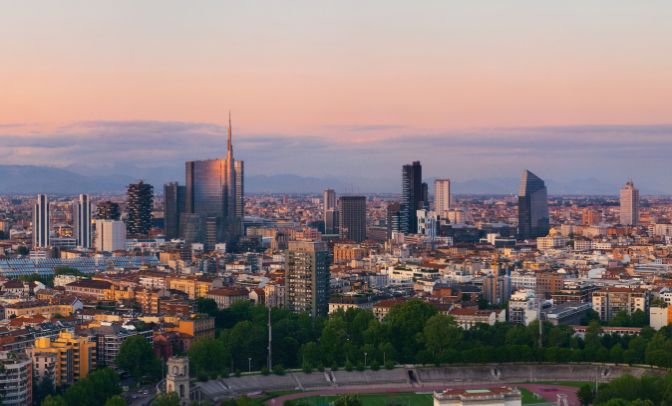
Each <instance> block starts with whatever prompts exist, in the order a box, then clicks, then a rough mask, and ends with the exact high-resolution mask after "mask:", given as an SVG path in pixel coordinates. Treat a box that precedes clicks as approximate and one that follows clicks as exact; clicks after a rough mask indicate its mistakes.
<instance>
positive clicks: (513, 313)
mask: <svg viewBox="0 0 672 406" xmlns="http://www.w3.org/2000/svg"><path fill="white" fill-rule="evenodd" d="M508 310H509V312H508V319H509V322H510V323H514V324H522V325H525V326H527V325H528V324H530V323H532V322H533V321H535V320H536V319H537V318H538V317H539V310H538V306H537V300H536V298H535V295H534V291H532V290H528V289H522V290H519V291H517V292H515V293H514V294H512V295H511V299H509V309H508Z"/></svg>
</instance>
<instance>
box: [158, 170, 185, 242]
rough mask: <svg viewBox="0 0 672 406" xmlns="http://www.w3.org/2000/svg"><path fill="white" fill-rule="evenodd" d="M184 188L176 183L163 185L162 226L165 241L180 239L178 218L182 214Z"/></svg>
mask: <svg viewBox="0 0 672 406" xmlns="http://www.w3.org/2000/svg"><path fill="white" fill-rule="evenodd" d="M185 196H186V188H185V187H184V186H180V185H179V184H178V183H177V182H170V183H166V184H165V185H163V198H164V208H163V226H164V232H165V234H166V239H174V238H180V236H181V235H182V230H181V228H180V216H181V215H182V213H183V212H184V204H185Z"/></svg>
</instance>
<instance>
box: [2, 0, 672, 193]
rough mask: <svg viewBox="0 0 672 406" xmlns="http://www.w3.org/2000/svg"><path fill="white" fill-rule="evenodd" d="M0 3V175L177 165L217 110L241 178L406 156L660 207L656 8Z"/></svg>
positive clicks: (508, 1)
mask: <svg viewBox="0 0 672 406" xmlns="http://www.w3.org/2000/svg"><path fill="white" fill-rule="evenodd" d="M0 4H1V5H2V12H1V13H0V160H1V161H2V163H3V164H40V165H56V166H68V165H72V164H73V163H75V162H78V158H79V159H81V160H80V161H79V162H84V163H85V164H87V165H93V164H100V165H108V166H109V165H118V164H123V163H124V162H134V163H135V164H136V165H138V166H143V165H148V166H168V165H176V166H180V165H181V161H180V160H183V159H194V158H207V157H209V156H213V155H217V154H219V153H220V151H217V150H216V148H217V143H216V142H214V141H213V139H217V138H218V137H219V136H220V135H221V134H223V129H222V127H221V126H222V125H224V124H225V122H226V114H227V111H228V110H229V109H231V110H233V114H234V127H235V134H236V136H237V139H236V142H237V144H236V145H237V150H236V153H237V154H238V157H239V158H242V159H245V160H246V161H248V164H247V165H248V167H249V168H250V169H249V170H250V171H251V173H260V174H262V173H265V174H270V173H301V172H302V171H306V170H307V171H309V172H310V173H311V174H312V175H316V176H323V175H325V174H335V175H339V174H344V175H356V174H358V173H362V171H366V172H367V174H370V175H372V176H374V175H375V176H388V175H389V176H392V177H394V176H397V175H398V172H399V166H400V164H401V163H402V162H404V161H411V160H414V159H420V160H423V161H424V162H426V168H427V169H426V172H428V174H430V175H433V176H451V177H454V178H456V179H470V178H477V177H482V176H495V175H499V174H501V173H502V172H503V171H505V172H506V174H507V175H511V176H518V174H519V172H520V171H521V170H522V169H523V168H524V167H527V166H530V167H531V168H530V169H533V170H535V169H536V171H535V172H538V173H539V174H540V175H541V176H548V177H551V178H557V179H561V178H566V179H575V178H578V177H581V176H582V174H585V173H586V172H590V174H591V176H597V177H603V178H605V180H608V181H618V182H620V181H621V178H622V177H627V176H634V177H642V178H643V177H645V176H647V175H648V174H649V173H650V176H651V177H652V178H651V179H648V180H646V181H645V182H651V187H654V186H655V187H669V188H670V191H671V192H672V182H670V181H669V180H667V179H666V178H668V177H669V176H668V175H667V173H669V170H667V169H666V168H669V162H668V161H669V157H670V156H671V155H670V154H671V153H672V132H671V131H670V129H671V128H672V126H669V125H667V124H670V123H672V23H671V22H672V2H670V1H669V0H661V1H632V0H630V1H619V0H608V1H590V0H571V1H539V0H529V1H524V0H520V1H512V0H492V1H471V0H469V1H447V0H438V1H391V0H385V1H361V0H360V1H314V0H313V1H263V2H262V1H192V2H186V1H179V2H178V1H165V0H164V1H130V0H129V1H113V2H94V1H67V0H66V1H44V2H37V1H2V2H1V3H0ZM157 128H160V129H164V130H165V129H167V128H169V130H166V131H165V132H163V133H162V131H163V130H157ZM129 129H130V130H129ZM129 131H130V132H129ZM185 136H186V137H189V138H190V140H191V141H190V142H188V143H185V144H184V145H183V144H181V142H182V141H183V140H181V138H183V137H185ZM110 138H112V139H119V143H118V144H114V142H115V141H113V140H111V139H110ZM199 139H200V140H201V141H202V143H201V145H197V144H198V140H199ZM162 142H165V143H166V145H157V143H158V144H161V143H162ZM3 144H4V146H3ZM75 144H89V145H88V146H87V147H86V148H83V147H82V146H81V145H75ZM110 144H114V147H115V148H118V150H111V149H110ZM269 145H270V147H272V148H276V150H277V153H275V154H273V153H270V151H267V150H266V149H267V148H269ZM288 145H295V146H296V148H297V149H295V150H292V149H287V148H286V147H287V146H288ZM133 147H137V150H136V151H135V152H132V151H130V150H131V149H132V148H133ZM311 148H312V149H311ZM549 148H550V149H552V151H550V152H549ZM222 152H223V151H222ZM303 153H305V154H312V153H314V154H316V155H319V158H315V156H313V158H314V159H311V158H307V157H306V156H304V155H301V154H303ZM81 154H85V155H86V157H85V158H82V155H81ZM203 154H206V155H207V156H201V155H203ZM246 154H247V156H246ZM343 154H348V157H347V158H345V159H344V157H343ZM381 154H382V155H381ZM539 154H541V156H540V155H539ZM301 159H305V161H301ZM170 160H175V161H176V162H167V161H170ZM297 161H301V162H297ZM535 166H536V167H535ZM644 166H645V168H644ZM663 170H664V171H665V172H666V175H665V177H663V176H662V175H661V173H660V172H661V171H663ZM607 178H608V179H607ZM642 180H643V179H642ZM643 181H644V180H643Z"/></svg>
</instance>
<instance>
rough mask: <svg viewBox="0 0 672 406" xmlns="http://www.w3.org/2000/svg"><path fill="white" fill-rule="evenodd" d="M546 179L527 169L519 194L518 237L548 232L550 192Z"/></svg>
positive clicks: (535, 236) (523, 238) (534, 236)
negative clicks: (547, 188)
mask: <svg viewBox="0 0 672 406" xmlns="http://www.w3.org/2000/svg"><path fill="white" fill-rule="evenodd" d="M547 193H548V192H547V190H546V185H545V183H544V181H543V180H542V179H541V178H539V177H538V176H537V175H535V174H533V173H532V172H530V171H528V170H526V171H525V172H523V178H522V181H521V185H520V193H519V194H518V238H519V239H521V240H527V239H530V238H537V237H543V236H545V235H547V234H548V229H549V215H548V194H547Z"/></svg>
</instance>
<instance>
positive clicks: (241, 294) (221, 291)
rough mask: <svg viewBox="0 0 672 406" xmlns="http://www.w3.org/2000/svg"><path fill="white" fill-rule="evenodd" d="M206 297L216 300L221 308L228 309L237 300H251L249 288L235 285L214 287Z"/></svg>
mask: <svg viewBox="0 0 672 406" xmlns="http://www.w3.org/2000/svg"><path fill="white" fill-rule="evenodd" d="M205 297H206V298H207V299H212V300H214V301H215V303H217V308H218V309H219V310H223V309H228V308H229V307H231V305H232V304H234V303H235V302H240V301H249V300H250V296H249V292H248V291H247V289H243V288H235V287H223V288H214V289H211V290H210V291H209V292H208V293H207V294H206V295H205Z"/></svg>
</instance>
